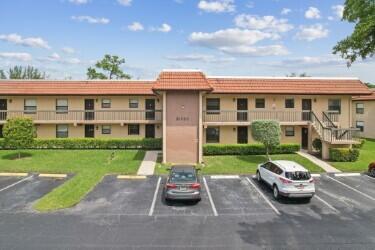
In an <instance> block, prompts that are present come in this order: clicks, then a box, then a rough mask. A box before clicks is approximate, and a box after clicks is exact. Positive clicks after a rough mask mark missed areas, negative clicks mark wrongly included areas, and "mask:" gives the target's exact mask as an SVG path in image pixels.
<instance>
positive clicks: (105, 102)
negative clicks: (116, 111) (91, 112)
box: [102, 99, 111, 109]
mask: <svg viewBox="0 0 375 250" xmlns="http://www.w3.org/2000/svg"><path fill="white" fill-rule="evenodd" d="M102 108H103V109H108V108H111V99H102Z"/></svg>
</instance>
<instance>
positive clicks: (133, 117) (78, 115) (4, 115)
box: [0, 110, 162, 123]
mask: <svg viewBox="0 0 375 250" xmlns="http://www.w3.org/2000/svg"><path fill="white" fill-rule="evenodd" d="M13 117H29V118H32V119H33V120H34V122H48V121H51V122H54V121H65V122H77V123H79V122H87V121H92V122H100V121H105V122H108V121H113V122H114V121H115V122H152V121H154V122H160V121H161V120H162V112H161V110H110V111H109V110H86V111H85V110H68V111H66V112H62V111H56V110H53V111H51V110H49V111H45V110H40V111H35V112H33V111H24V110H22V111H0V121H5V120H6V119H8V118H13Z"/></svg>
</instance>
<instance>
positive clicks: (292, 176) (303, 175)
mask: <svg viewBox="0 0 375 250" xmlns="http://www.w3.org/2000/svg"><path fill="white" fill-rule="evenodd" d="M285 177H286V178H288V179H289V180H293V181H306V180H310V178H311V175H310V173H309V172H305V171H295V172H285Z"/></svg>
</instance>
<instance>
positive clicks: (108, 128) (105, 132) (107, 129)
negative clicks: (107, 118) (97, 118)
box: [102, 125, 112, 135]
mask: <svg viewBox="0 0 375 250" xmlns="http://www.w3.org/2000/svg"><path fill="white" fill-rule="evenodd" d="M111 130H112V128H111V125H103V126H102V134H103V135H110V134H111Z"/></svg>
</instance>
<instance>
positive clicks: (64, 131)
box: [56, 124, 68, 138]
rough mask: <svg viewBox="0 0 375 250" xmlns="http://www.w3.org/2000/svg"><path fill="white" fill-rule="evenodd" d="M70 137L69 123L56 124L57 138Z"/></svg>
mask: <svg viewBox="0 0 375 250" xmlns="http://www.w3.org/2000/svg"><path fill="white" fill-rule="evenodd" d="M67 137H68V125H66V124H59V125H56V138H67Z"/></svg>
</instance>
